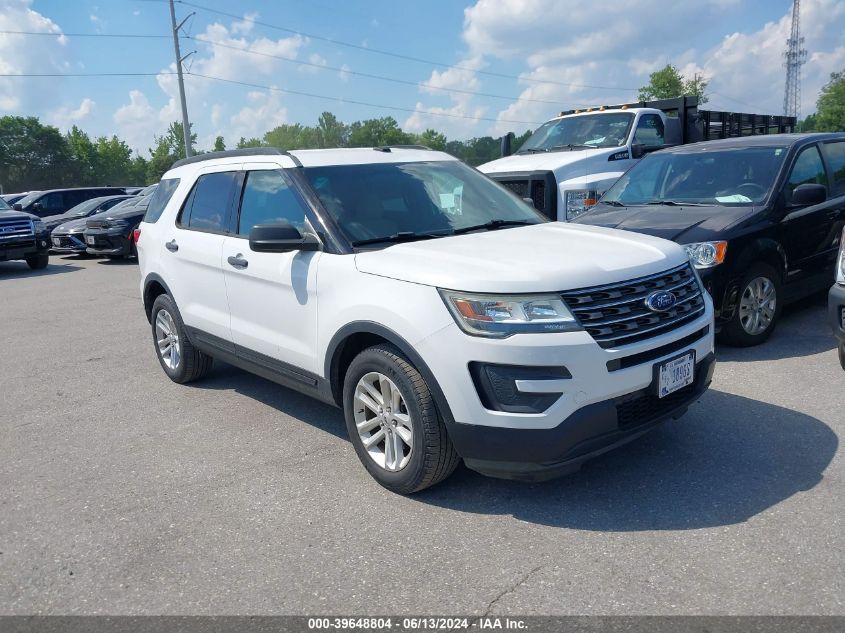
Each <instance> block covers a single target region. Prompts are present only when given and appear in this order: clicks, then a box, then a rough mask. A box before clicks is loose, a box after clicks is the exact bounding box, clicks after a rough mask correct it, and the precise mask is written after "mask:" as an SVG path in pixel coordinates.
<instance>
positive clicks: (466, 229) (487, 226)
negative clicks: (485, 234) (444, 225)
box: [453, 220, 539, 235]
mask: <svg viewBox="0 0 845 633" xmlns="http://www.w3.org/2000/svg"><path fill="white" fill-rule="evenodd" d="M531 224H539V222H532V221H531V220H490V221H489V222H485V223H484V224H473V225H472V226H462V227H461V228H459V229H455V231H454V233H453V234H454V235H460V234H461V233H471V232H472V231H495V230H496V229H500V228H502V227H505V226H528V225H531Z"/></svg>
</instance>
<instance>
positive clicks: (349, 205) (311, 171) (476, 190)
mask: <svg viewBox="0 0 845 633" xmlns="http://www.w3.org/2000/svg"><path fill="white" fill-rule="evenodd" d="M304 172H305V177H306V179H307V180H308V182H309V183H310V185H311V187H312V188H313V190H314V192H315V193H316V194H317V197H318V198H319V199H320V202H322V204H323V206H324V207H325V208H326V210H327V211H328V213H329V214H330V215H331V216H332V217H333V218H334V220H335V222H336V223H337V224H338V225H339V226H340V228H341V230H342V231H343V233H344V234H345V235H346V236H347V238H348V239H349V240H350V241H351V242H352V243H353V245H354V244H356V243H358V242H362V241H367V242H370V241H376V240H380V239H381V238H389V237H391V236H393V237H394V238H396V237H397V236H398V238H400V239H418V238H419V239H422V238H423V237H439V236H445V235H453V234H455V233H462V232H469V231H473V230H485V229H493V228H500V227H502V226H503V225H504V226H512V225H519V224H539V223H541V222H544V221H545V220H544V218H542V216H540V214H539V213H538V212H537V211H536V210H534V209H533V208H531V207H529V206H528V205H526V204H525V203H524V202H523V201H521V200H520V199H519V198H517V197H516V196H514V195H513V194H511V193H509V192H508V191H507V190H506V189H504V188H503V187H501V186H499V185H497V184H496V183H494V182H493V181H491V180H489V179H488V178H486V177H485V176H483V175H482V174H480V173H478V172H477V171H475V170H474V169H472V168H470V167H468V166H466V165H464V164H463V163H461V162H459V161H432V162H416V163H376V164H366V165H335V166H330V167H307V168H305V170H304Z"/></svg>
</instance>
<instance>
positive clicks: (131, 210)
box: [89, 204, 148, 220]
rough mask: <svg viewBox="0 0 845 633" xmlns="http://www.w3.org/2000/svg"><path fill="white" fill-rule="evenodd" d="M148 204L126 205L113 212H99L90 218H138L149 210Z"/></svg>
mask: <svg viewBox="0 0 845 633" xmlns="http://www.w3.org/2000/svg"><path fill="white" fill-rule="evenodd" d="M147 206H148V205H146V204H136V205H134V206H131V207H124V208H123V209H119V210H117V211H115V212H114V213H112V212H111V211H106V212H105V213H98V214H97V215H94V216H91V218H89V219H93V218H96V219H97V220H128V219H132V218H137V217H140V216H143V215H144V213H146V211H147Z"/></svg>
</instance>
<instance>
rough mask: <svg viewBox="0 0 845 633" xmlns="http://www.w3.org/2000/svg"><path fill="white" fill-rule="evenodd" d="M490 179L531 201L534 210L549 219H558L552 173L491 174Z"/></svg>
mask: <svg viewBox="0 0 845 633" xmlns="http://www.w3.org/2000/svg"><path fill="white" fill-rule="evenodd" d="M490 177H491V178H492V179H493V180H495V181H496V182H498V183H499V184H500V185H502V186H503V187H507V188H508V189H510V190H511V192H513V194H514V195H516V196H518V197H520V198H523V199H526V200H531V203H532V204H533V205H534V208H535V209H537V211H539V212H540V213H542V214H544V215H545V216H547V217H548V218H549V219H552V220H556V219H557V187H556V186H555V175H554V173H553V172H550V171H532V172H512V173H499V174H490Z"/></svg>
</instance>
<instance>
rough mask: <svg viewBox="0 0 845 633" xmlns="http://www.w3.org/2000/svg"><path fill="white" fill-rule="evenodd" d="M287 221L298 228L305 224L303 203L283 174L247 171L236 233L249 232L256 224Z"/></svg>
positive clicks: (277, 171) (279, 172)
mask: <svg viewBox="0 0 845 633" xmlns="http://www.w3.org/2000/svg"><path fill="white" fill-rule="evenodd" d="M281 220H287V221H288V222H290V223H291V224H293V225H294V226H295V227H296V228H298V229H299V230H300V231H302V230H303V228H304V224H305V205H304V203H303V202H302V201H300V199H299V196H298V195H297V194H296V192H295V191H294V190H293V188H292V186H291V183H290V182H289V181H288V179H287V177H286V176H285V174H284V173H283V172H281V171H279V170H275V171H251V172H249V174H247V180H246V186H245V187H244V195H243V198H242V200H241V213H240V218H239V220H238V235H249V230H250V229H251V228H252V227H253V226H255V225H256V224H273V223H276V222H279V221H281Z"/></svg>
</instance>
